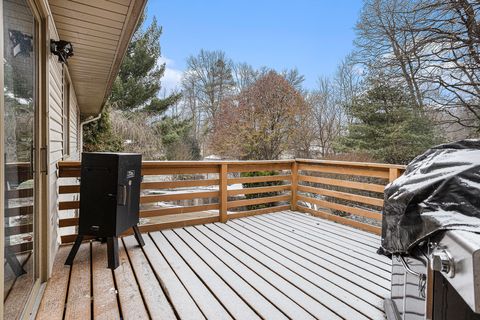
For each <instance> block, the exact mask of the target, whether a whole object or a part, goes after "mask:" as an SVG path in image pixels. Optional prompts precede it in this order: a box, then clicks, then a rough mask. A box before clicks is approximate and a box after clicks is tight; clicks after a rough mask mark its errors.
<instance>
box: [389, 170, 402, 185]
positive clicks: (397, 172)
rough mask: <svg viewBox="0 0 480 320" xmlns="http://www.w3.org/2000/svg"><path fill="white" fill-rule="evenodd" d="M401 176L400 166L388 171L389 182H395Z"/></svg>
mask: <svg viewBox="0 0 480 320" xmlns="http://www.w3.org/2000/svg"><path fill="white" fill-rule="evenodd" d="M399 176H400V170H399V169H398V168H390V169H389V173H388V182H393V181H394V180H395V179H397V178H398V177H399Z"/></svg>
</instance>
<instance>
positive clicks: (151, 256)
mask: <svg viewBox="0 0 480 320" xmlns="http://www.w3.org/2000/svg"><path fill="white" fill-rule="evenodd" d="M143 240H144V241H145V246H144V247H143V250H144V251H145V255H146V256H147V258H148V260H149V261H150V264H151V265H152V268H153V271H154V272H155V274H156V276H157V279H159V281H160V285H161V286H162V288H163V291H164V292H165V294H166V295H167V297H168V298H169V299H170V301H171V302H172V305H173V308H174V309H175V311H176V313H177V314H178V316H179V317H180V318H181V319H186V320H195V319H205V317H204V316H203V314H202V312H201V311H200V309H199V308H198V306H197V305H196V304H195V302H194V301H193V299H192V297H191V296H190V294H189V293H188V291H187V290H186V289H185V287H184V286H183V284H182V283H181V282H180V280H179V279H178V277H177V275H176V274H175V273H174V272H173V270H172V268H171V267H170V265H169V264H168V262H167V261H166V260H165V258H164V256H163V255H162V253H161V252H160V251H159V250H158V248H157V247H156V245H155V243H154V242H153V241H152V239H151V238H150V236H148V235H145V236H144V237H143Z"/></svg>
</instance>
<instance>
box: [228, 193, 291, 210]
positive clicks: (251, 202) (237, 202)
mask: <svg viewBox="0 0 480 320" xmlns="http://www.w3.org/2000/svg"><path fill="white" fill-rule="evenodd" d="M288 200H290V195H282V196H273V197H263V198H253V199H246V200H234V201H229V202H228V203H227V208H229V209H230V208H236V207H242V206H249V205H255V204H264V203H271V202H279V201H288Z"/></svg>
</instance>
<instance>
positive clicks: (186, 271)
mask: <svg viewBox="0 0 480 320" xmlns="http://www.w3.org/2000/svg"><path fill="white" fill-rule="evenodd" d="M151 236H152V239H153V241H155V244H156V245H157V246H158V247H159V248H161V251H162V253H163V255H164V257H165V259H166V260H167V261H168V263H169V264H170V266H171V267H172V269H173V270H174V272H175V273H176V274H177V276H178V278H179V279H180V281H182V283H183V285H184V286H185V288H187V290H188V291H189V293H190V295H192V298H193V299H194V300H195V302H196V303H197V305H198V306H199V308H200V309H201V310H202V313H203V314H204V315H205V316H206V317H207V318H208V319H231V316H230V315H229V314H228V312H227V311H226V310H225V309H224V307H223V306H222V305H221V304H220V302H219V301H218V300H217V299H216V298H215V296H214V295H212V293H211V292H210V291H209V290H208V288H207V287H205V285H204V284H203V283H202V282H201V281H200V280H199V279H198V277H197V276H196V275H195V273H194V272H193V271H192V270H191V269H190V267H189V266H188V265H187V264H186V263H185V261H184V260H183V259H182V258H181V257H180V256H179V255H178V253H177V252H176V251H175V249H174V248H173V247H172V246H171V244H170V243H169V242H168V241H167V239H166V238H165V236H164V235H163V234H162V233H160V232H153V233H151Z"/></svg>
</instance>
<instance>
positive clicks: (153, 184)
mask: <svg viewBox="0 0 480 320" xmlns="http://www.w3.org/2000/svg"><path fill="white" fill-rule="evenodd" d="M219 183H220V180H219V179H204V180H179V181H158V182H157V181H148V182H142V184H141V188H142V190H148V189H174V188H185V187H206V186H215V185H218V184H219Z"/></svg>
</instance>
